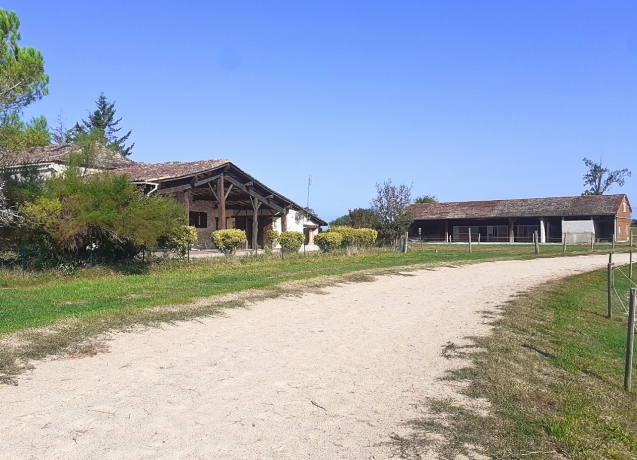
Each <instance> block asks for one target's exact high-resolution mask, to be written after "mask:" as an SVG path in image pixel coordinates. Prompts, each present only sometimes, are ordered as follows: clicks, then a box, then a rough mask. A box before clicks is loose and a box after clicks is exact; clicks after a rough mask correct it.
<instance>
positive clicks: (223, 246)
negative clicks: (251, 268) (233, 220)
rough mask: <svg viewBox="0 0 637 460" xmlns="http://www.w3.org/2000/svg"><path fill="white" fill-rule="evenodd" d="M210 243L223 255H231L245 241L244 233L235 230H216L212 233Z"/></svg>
mask: <svg viewBox="0 0 637 460" xmlns="http://www.w3.org/2000/svg"><path fill="white" fill-rule="evenodd" d="M212 241H213V243H215V245H216V246H217V248H219V250H220V251H221V252H223V253H224V254H233V253H234V252H235V251H236V250H237V248H238V247H239V246H240V245H242V244H243V243H245V242H246V241H247V239H246V232H244V231H243V230H239V229H237V228H231V229H228V230H217V231H216V232H213V233H212Z"/></svg>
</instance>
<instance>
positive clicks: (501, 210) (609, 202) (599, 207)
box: [407, 194, 630, 220]
mask: <svg viewBox="0 0 637 460" xmlns="http://www.w3.org/2000/svg"><path fill="white" fill-rule="evenodd" d="M625 197H626V195H625V194H618V195H589V196H563V197H550V198H521V199H514V200H490V201H458V202H449V203H416V204H412V205H410V206H409V207H408V208H407V209H408V210H409V211H411V213H412V214H413V215H414V216H415V218H416V220H438V219H488V218H509V217H510V218H515V217H551V216H590V215H595V216H600V215H613V216H614V215H616V214H617V212H618V210H619V207H620V205H621V203H622V201H623V200H624V198H625ZM629 206H630V205H629Z"/></svg>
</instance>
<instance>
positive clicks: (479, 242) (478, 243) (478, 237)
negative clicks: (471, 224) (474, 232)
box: [478, 233, 480, 244]
mask: <svg viewBox="0 0 637 460" xmlns="http://www.w3.org/2000/svg"><path fill="white" fill-rule="evenodd" d="M478 244H480V234H479V233H478Z"/></svg>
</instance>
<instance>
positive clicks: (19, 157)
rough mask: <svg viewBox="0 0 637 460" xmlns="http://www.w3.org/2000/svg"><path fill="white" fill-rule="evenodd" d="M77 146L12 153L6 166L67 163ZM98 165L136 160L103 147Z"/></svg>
mask: <svg viewBox="0 0 637 460" xmlns="http://www.w3.org/2000/svg"><path fill="white" fill-rule="evenodd" d="M74 148H75V146H73V145H70V144H61V145H47V146H46V147H41V148H37V149H35V150H32V151H30V152H25V153H18V154H15V155H12V158H11V159H10V160H9V161H7V162H6V163H5V165H6V166H19V165H36V164H42V163H66V162H67V161H68V159H69V155H70V154H71V152H73V150H74ZM96 163H97V165H98V166H100V167H102V168H105V169H115V168H121V167H125V166H129V165H131V164H133V163H134V161H132V160H129V159H128V158H125V157H122V156H121V155H119V154H117V153H115V152H113V151H112V150H108V149H107V148H105V147H103V148H101V149H100V151H99V152H98V154H97V161H96Z"/></svg>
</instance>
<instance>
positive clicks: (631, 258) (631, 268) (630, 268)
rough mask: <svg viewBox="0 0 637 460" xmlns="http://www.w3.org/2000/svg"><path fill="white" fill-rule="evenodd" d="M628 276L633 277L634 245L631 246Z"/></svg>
mask: <svg viewBox="0 0 637 460" xmlns="http://www.w3.org/2000/svg"><path fill="white" fill-rule="evenodd" d="M628 277H629V278H630V279H631V280H632V279H633V246H632V245H631V246H630V264H629V268H628Z"/></svg>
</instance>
